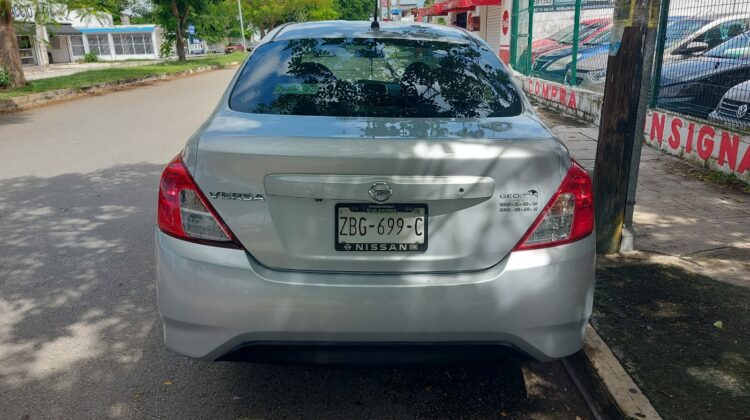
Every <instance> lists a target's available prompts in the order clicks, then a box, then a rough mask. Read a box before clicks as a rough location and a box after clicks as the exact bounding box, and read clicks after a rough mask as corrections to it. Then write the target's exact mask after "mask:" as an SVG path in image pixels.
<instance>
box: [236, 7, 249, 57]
mask: <svg viewBox="0 0 750 420" xmlns="http://www.w3.org/2000/svg"><path fill="white" fill-rule="evenodd" d="M237 10H238V11H239V13H240V36H242V46H243V47H245V49H247V43H246V42H245V23H244V22H243V21H242V3H241V0H237Z"/></svg>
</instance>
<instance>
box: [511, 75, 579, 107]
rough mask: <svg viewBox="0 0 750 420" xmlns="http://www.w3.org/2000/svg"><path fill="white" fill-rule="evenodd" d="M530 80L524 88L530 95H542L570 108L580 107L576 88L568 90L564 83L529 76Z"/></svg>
mask: <svg viewBox="0 0 750 420" xmlns="http://www.w3.org/2000/svg"><path fill="white" fill-rule="evenodd" d="M528 81H529V83H528V85H526V84H524V88H525V89H526V92H528V93H529V94H530V95H534V96H538V97H542V98H544V99H546V100H548V101H552V102H559V103H561V104H562V105H564V106H566V107H568V108H572V109H578V101H577V99H576V91H575V90H573V89H571V90H567V89H565V87H564V86H562V85H558V84H556V83H548V82H546V81H544V80H539V79H532V78H529V80H528Z"/></svg>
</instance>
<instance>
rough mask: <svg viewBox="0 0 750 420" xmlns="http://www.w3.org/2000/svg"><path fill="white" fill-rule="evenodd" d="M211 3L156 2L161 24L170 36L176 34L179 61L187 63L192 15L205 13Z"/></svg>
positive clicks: (202, 0) (193, 0) (197, 0)
mask: <svg viewBox="0 0 750 420" xmlns="http://www.w3.org/2000/svg"><path fill="white" fill-rule="evenodd" d="M211 2H212V0H154V6H155V7H156V16H157V18H158V19H159V23H161V24H162V26H164V27H165V28H166V29H167V33H168V34H170V33H173V34H174V41H175V47H176V49H177V59H178V60H179V61H181V62H185V61H187V56H186V54H185V33H186V32H187V27H188V19H190V17H191V16H192V14H196V15H197V14H200V13H202V12H204V11H205V10H206V9H207V8H208V5H209V4H210V3H211ZM171 31H173V32H171Z"/></svg>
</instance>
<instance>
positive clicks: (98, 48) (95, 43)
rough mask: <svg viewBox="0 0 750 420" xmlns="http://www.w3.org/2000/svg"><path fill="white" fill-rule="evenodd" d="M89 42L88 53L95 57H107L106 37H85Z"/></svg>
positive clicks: (107, 45)
mask: <svg viewBox="0 0 750 420" xmlns="http://www.w3.org/2000/svg"><path fill="white" fill-rule="evenodd" d="M86 39H88V41H89V51H90V52H92V53H94V54H96V55H109V54H110V53H109V37H107V35H106V34H105V35H93V34H89V35H86Z"/></svg>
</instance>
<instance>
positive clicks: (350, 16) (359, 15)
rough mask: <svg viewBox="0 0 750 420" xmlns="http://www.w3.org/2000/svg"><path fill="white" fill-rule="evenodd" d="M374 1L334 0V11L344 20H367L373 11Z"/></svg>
mask: <svg viewBox="0 0 750 420" xmlns="http://www.w3.org/2000/svg"><path fill="white" fill-rule="evenodd" d="M375 4H376V3H375V0H336V3H335V5H336V10H337V11H338V12H339V15H340V18H341V19H344V20H368V19H370V18H371V17H372V13H373V12H374V11H375Z"/></svg>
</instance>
